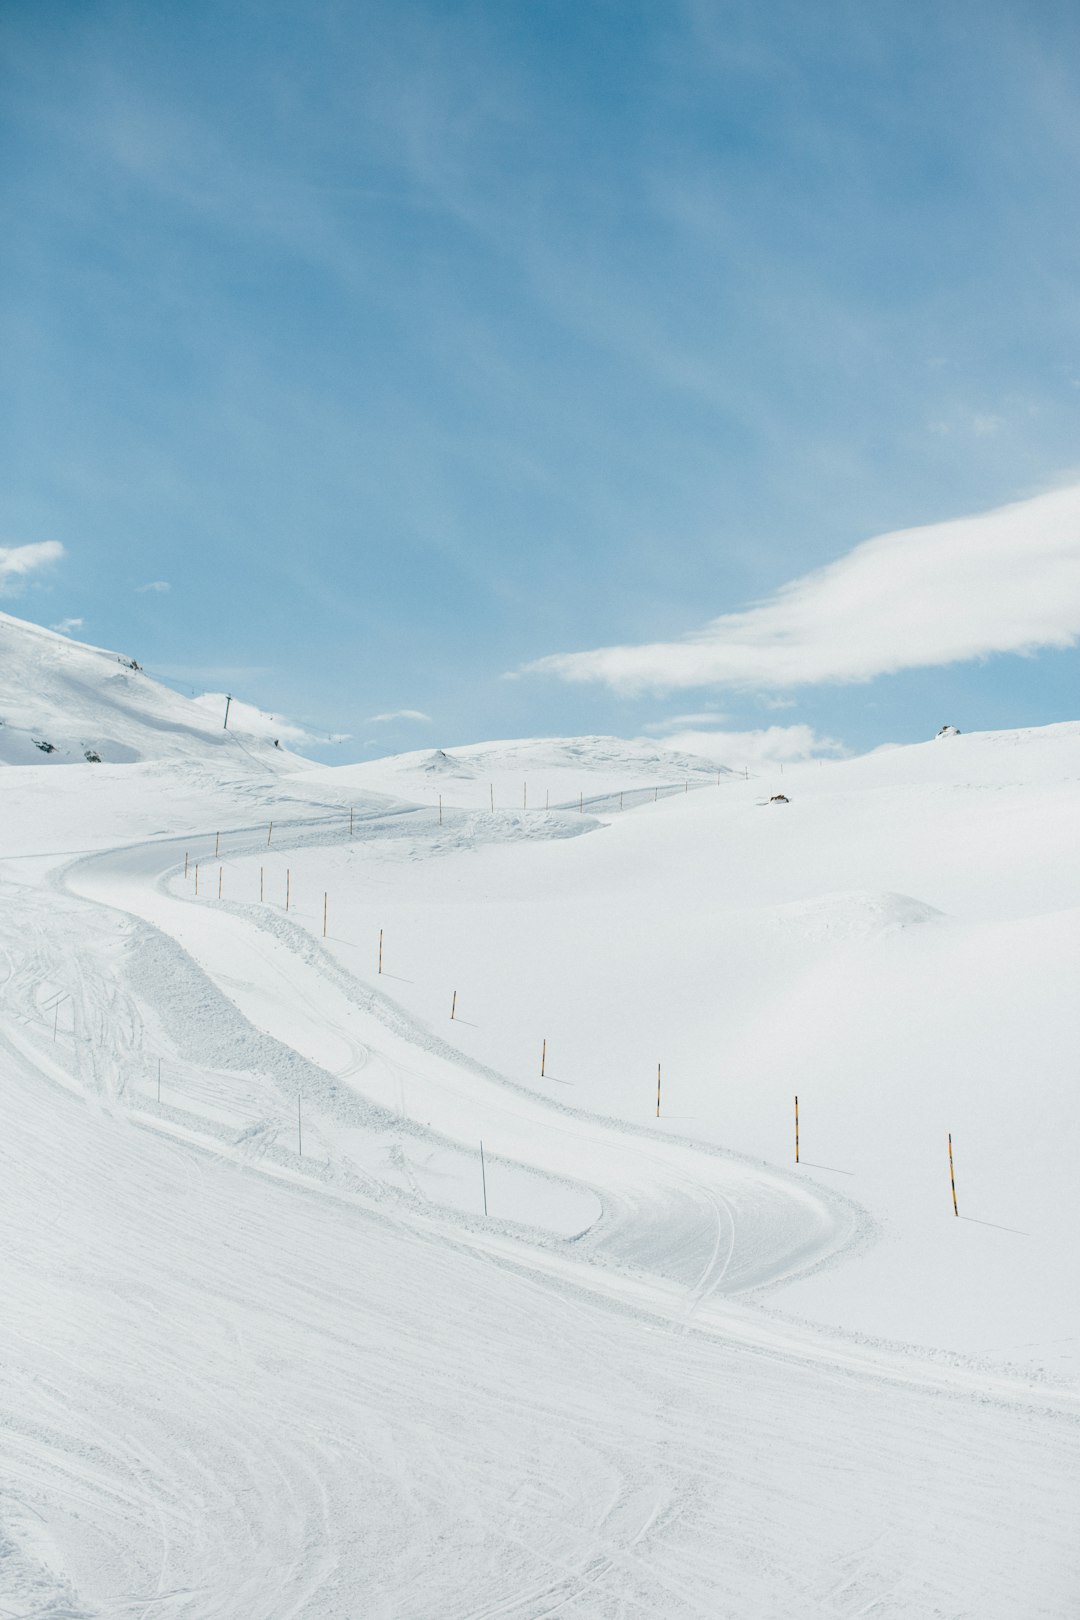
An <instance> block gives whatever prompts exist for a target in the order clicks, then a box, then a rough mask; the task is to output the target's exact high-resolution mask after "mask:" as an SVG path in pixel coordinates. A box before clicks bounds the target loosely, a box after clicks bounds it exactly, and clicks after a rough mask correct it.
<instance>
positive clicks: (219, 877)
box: [217, 866, 225, 900]
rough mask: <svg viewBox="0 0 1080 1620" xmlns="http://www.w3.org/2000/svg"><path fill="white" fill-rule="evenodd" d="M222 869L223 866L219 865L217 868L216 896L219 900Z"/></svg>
mask: <svg viewBox="0 0 1080 1620" xmlns="http://www.w3.org/2000/svg"><path fill="white" fill-rule="evenodd" d="M224 870H225V868H224V867H223V866H219V867H218V869H217V897H218V899H219V900H220V899H221V877H222V873H223V872H224Z"/></svg>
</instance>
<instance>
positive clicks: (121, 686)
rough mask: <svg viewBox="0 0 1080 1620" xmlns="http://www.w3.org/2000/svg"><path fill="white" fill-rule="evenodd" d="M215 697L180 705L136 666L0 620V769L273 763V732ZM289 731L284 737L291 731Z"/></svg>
mask: <svg viewBox="0 0 1080 1620" xmlns="http://www.w3.org/2000/svg"><path fill="white" fill-rule="evenodd" d="M224 716H225V697H224V694H222V696H221V697H220V699H218V698H216V697H214V696H212V695H208V696H204V697H203V698H199V699H192V698H186V697H182V696H181V695H180V694H179V693H177V692H173V691H170V690H169V688H168V687H165V686H162V685H161V684H160V682H158V681H155V680H152V679H151V678H150V676H148V675H147V674H146V673H145V671H143V670H142V669H141V668H140V667H139V665H138V663H137V661H136V660H135V659H133V658H129V657H127V656H125V655H124V654H121V653H114V652H108V651H106V650H105V649H104V648H102V647H89V646H86V645H85V644H84V643H82V642H79V641H73V640H72V639H71V638H70V637H69V636H62V635H58V634H57V633H56V632H55V631H53V630H46V629H44V628H43V627H42V626H41V625H37V624H29V623H27V622H26V621H25V620H23V619H15V618H12V617H11V615H10V614H7V613H0V765H42V764H54V765H71V764H85V763H98V762H102V763H106V764H128V763H131V762H133V761H135V760H142V759H167V758H181V757H186V758H191V759H205V758H212V757H213V755H214V753H218V754H222V755H232V756H236V755H237V754H238V753H239V752H240V751H241V750H242V749H244V748H253V749H255V750H256V751H257V753H258V754H259V756H260V758H263V759H264V760H266V761H267V762H269V763H270V764H273V765H274V766H275V767H276V766H278V765H280V764H281V760H280V757H279V758H278V759H276V760H275V759H273V758H272V756H273V755H277V756H280V755H281V753H282V751H283V749H282V748H281V747H278V748H275V747H274V740H275V737H277V739H278V741H279V742H281V743H282V744H283V743H284V741H285V738H283V737H282V736H281V731H282V727H281V726H280V725H279V726H275V724H274V721H273V719H272V717H271V716H269V715H262V714H259V713H258V711H256V710H254V709H251V708H250V707H249V706H247V705H240V704H234V705H232V706H231V708H230V713H229V727H228V730H226V729H225V725H224ZM291 729H292V728H290V731H291Z"/></svg>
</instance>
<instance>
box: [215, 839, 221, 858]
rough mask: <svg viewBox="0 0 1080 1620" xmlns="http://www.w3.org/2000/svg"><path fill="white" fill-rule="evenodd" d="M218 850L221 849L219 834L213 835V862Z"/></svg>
mask: <svg viewBox="0 0 1080 1620" xmlns="http://www.w3.org/2000/svg"><path fill="white" fill-rule="evenodd" d="M220 848H221V834H220V833H215V834H214V859H215V861H216V860H217V858H218V850H219V849H220Z"/></svg>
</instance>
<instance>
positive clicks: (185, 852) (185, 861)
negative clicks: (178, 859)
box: [184, 849, 187, 877]
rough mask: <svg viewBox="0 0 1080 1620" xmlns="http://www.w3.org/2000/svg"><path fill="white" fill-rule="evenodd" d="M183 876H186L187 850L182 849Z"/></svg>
mask: <svg viewBox="0 0 1080 1620" xmlns="http://www.w3.org/2000/svg"><path fill="white" fill-rule="evenodd" d="M184 876H185V877H187V850H186V849H185V851H184Z"/></svg>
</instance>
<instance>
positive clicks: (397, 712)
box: [365, 709, 435, 726]
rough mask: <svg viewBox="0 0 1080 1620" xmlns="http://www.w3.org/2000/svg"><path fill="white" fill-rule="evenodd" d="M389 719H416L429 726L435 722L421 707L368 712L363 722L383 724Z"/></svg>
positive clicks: (376, 724) (371, 724) (374, 724)
mask: <svg viewBox="0 0 1080 1620" xmlns="http://www.w3.org/2000/svg"><path fill="white" fill-rule="evenodd" d="M391 720H418V721H419V722H420V724H421V725H424V726H431V725H434V723H435V722H434V721H433V720H432V718H431V716H430V714H425V713H424V712H423V710H422V709H389V710H387V712H386V714H369V715H368V717H367V720H366V721H365V724H366V725H369V726H385V725H386V724H388V722H389V721H391Z"/></svg>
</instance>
